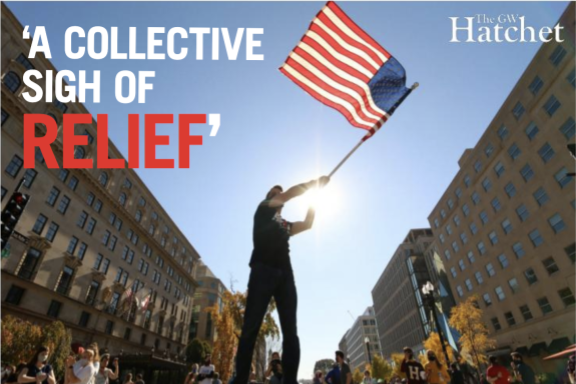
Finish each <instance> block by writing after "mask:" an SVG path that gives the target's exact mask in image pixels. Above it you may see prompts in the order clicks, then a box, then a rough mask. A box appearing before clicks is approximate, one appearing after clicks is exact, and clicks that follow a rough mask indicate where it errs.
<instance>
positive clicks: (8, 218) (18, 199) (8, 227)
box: [2, 192, 30, 249]
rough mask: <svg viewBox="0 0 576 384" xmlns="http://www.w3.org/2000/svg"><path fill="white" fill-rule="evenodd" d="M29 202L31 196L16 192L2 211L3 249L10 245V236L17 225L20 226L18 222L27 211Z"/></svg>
mask: <svg viewBox="0 0 576 384" xmlns="http://www.w3.org/2000/svg"><path fill="white" fill-rule="evenodd" d="M29 201H30V195H26V194H24V193H22V192H14V193H13V194H12V197H11V198H10V200H9V201H8V204H6V207H5V208H4V210H3V211H2V249H4V247H5V246H6V244H7V243H8V239H10V236H12V233H14V229H15V228H16V224H18V220H20V217H22V213H23V212H24V209H26V205H27V204H28V202H29Z"/></svg>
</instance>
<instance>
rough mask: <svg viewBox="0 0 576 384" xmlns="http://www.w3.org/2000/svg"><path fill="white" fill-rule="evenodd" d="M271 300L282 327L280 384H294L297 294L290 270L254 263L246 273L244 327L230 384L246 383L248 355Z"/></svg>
mask: <svg viewBox="0 0 576 384" xmlns="http://www.w3.org/2000/svg"><path fill="white" fill-rule="evenodd" d="M272 297H274V300H275V301H276V306H277V309H278V316H279V318H280V326H281V327H282V338H283V343H282V352H283V353H282V372H283V374H284V377H283V383H284V384H296V382H297V375H298V366H299V365H300V340H299V339H298V333H297V329H296V307H297V301H298V299H297V294H296V285H295V283H294V275H293V273H292V270H291V269H278V268H273V267H269V266H266V265H263V264H255V265H253V266H252V271H251V272H250V280H249V282H248V298H247V302H246V312H245V313H244V326H243V327H242V336H240V342H239V345H238V352H237V355H236V378H235V379H234V384H247V383H248V379H249V375H250V370H251V365H252V353H253V352H254V345H255V344H256V338H257V337H258V332H259V331H260V326H261V325H262V321H263V319H264V316H265V315H266V311H267V309H268V305H269V303H270V300H271V299H272Z"/></svg>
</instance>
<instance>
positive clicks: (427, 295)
mask: <svg viewBox="0 0 576 384" xmlns="http://www.w3.org/2000/svg"><path fill="white" fill-rule="evenodd" d="M422 295H423V298H424V304H425V305H426V306H427V307H428V309H429V310H430V312H432V317H433V318H434V325H435V326H436V330H437V331H438V337H440V344H442V351H443V352H444V357H445V358H446V364H447V365H448V366H449V365H450V358H449V357H448V351H447V350H446V343H445V342H444V336H443V334H442V328H441V327H440V323H439V322H438V316H437V315H436V299H435V298H434V285H433V284H432V283H431V282H429V281H427V282H426V284H424V285H423V286H422Z"/></svg>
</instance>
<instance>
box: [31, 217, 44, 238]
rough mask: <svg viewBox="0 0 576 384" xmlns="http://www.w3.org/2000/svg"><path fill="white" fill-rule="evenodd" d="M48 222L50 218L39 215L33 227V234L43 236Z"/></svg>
mask: <svg viewBox="0 0 576 384" xmlns="http://www.w3.org/2000/svg"><path fill="white" fill-rule="evenodd" d="M47 221H48V218H47V217H46V216H44V215H43V214H39V215H38V218H37V219H36V222H35V223H34V226H33V227H32V232H34V233H36V234H38V235H41V234H42V231H43V230H44V226H45V225H46V222H47Z"/></svg>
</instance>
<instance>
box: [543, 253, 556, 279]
mask: <svg viewBox="0 0 576 384" xmlns="http://www.w3.org/2000/svg"><path fill="white" fill-rule="evenodd" d="M542 264H543V265H544V268H546V271H547V272H548V274H549V275H553V274H555V273H556V272H558V271H559V270H560V269H558V266H557V265H556V261H554V258H553V257H548V258H546V259H544V260H542Z"/></svg>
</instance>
